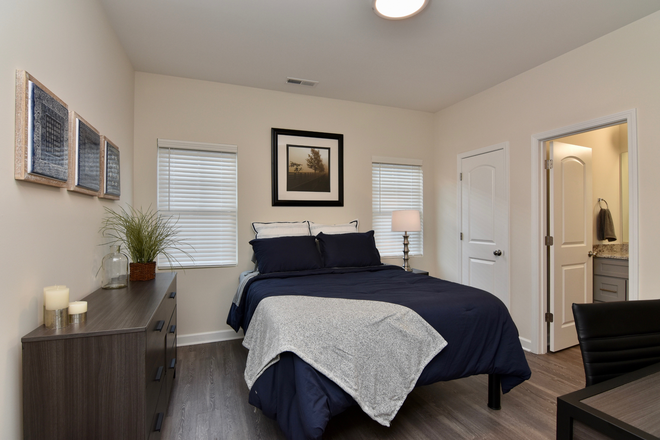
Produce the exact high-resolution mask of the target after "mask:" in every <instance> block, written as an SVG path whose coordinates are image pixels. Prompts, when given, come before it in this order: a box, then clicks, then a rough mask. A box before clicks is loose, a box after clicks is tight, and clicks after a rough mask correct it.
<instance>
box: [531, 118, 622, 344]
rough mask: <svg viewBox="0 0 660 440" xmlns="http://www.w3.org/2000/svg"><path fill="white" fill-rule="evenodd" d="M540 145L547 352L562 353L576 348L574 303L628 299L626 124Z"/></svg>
mask: <svg viewBox="0 0 660 440" xmlns="http://www.w3.org/2000/svg"><path fill="white" fill-rule="evenodd" d="M543 145H544V154H545V157H546V159H547V160H548V161H547V162H546V163H548V165H547V166H546V168H547V170H546V173H545V176H546V180H545V182H546V183H545V187H546V189H547V192H546V204H547V206H546V212H547V213H548V217H547V221H546V229H545V231H546V232H545V235H546V236H549V237H552V240H553V242H552V244H551V245H547V246H546V251H547V252H546V256H547V257H546V269H545V270H546V274H545V278H546V280H547V281H548V284H547V293H546V298H547V304H546V307H547V310H548V315H547V316H548V319H546V322H547V327H548V328H547V332H548V349H549V350H550V351H560V350H563V349H565V348H569V347H572V346H574V345H577V343H578V340H577V333H576V330H575V323H574V320H573V313H572V310H571V305H572V304H573V303H591V302H594V301H595V302H602V301H615V300H624V301H625V300H627V299H628V296H627V281H628V236H629V234H628V209H627V204H628V193H627V192H628V170H627V160H626V157H627V154H628V124H627V123H622V124H615V125H610V126H607V127H602V128H598V129H594V130H589V131H585V132H583V133H579V134H574V135H570V136H565V137H560V138H557V139H552V140H547V141H545V142H544V143H543ZM624 212H625V217H626V218H625V219H624V218H623V216H624ZM624 226H625V227H624Z"/></svg>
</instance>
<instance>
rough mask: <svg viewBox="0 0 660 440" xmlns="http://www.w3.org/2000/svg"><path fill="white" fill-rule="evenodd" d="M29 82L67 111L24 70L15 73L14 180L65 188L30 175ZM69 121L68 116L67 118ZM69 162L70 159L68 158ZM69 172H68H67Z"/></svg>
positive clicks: (32, 174) (58, 100)
mask: <svg viewBox="0 0 660 440" xmlns="http://www.w3.org/2000/svg"><path fill="white" fill-rule="evenodd" d="M30 82H32V83H34V84H36V85H37V86H38V87H39V88H40V89H41V90H43V91H44V92H46V93H48V94H49V95H50V96H51V97H52V98H53V99H55V100H56V101H57V102H59V103H60V104H62V105H63V106H64V108H65V109H67V111H68V109H69V107H68V106H67V105H66V103H65V102H64V101H62V100H61V99H60V98H58V97H57V96H56V95H55V94H54V93H53V92H52V91H50V89H48V87H46V86H44V85H43V84H41V83H40V82H39V81H37V80H36V79H35V78H34V77H33V76H32V75H30V74H29V73H28V72H26V71H25V70H17V71H16V119H15V138H14V139H15V141H14V142H15V150H14V179H16V180H23V181H26V182H35V183H41V184H44V185H50V186H56V187H59V188H66V187H67V185H68V182H67V181H65V180H59V179H54V178H51V177H47V176H42V175H39V174H34V173H30V172H29V171H28V170H29V163H28V154H29V148H30V146H29V144H30V142H29V136H30V133H29V130H30V127H29V117H30V115H29V112H30V103H29V99H30ZM69 119H70V116H69ZM69 160H70V158H69ZM69 172H70V170H69Z"/></svg>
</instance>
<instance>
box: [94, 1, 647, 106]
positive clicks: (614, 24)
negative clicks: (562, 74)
mask: <svg viewBox="0 0 660 440" xmlns="http://www.w3.org/2000/svg"><path fill="white" fill-rule="evenodd" d="M100 1H101V3H102V4H103V7H104V8H105V10H106V12H107V15H108V18H109V20H110V22H111V24H112V26H113V27H114V29H115V31H116V33H117V35H118V36H119V39H120V41H121V44H122V45H123V47H124V49H125V51H126V53H127V54H128V57H129V58H130V60H131V62H132V63H133V67H134V68H135V70H137V71H140V72H150V73H158V74H164V75H172V76H179V77H185V78H195V79H201V80H208V81H216V82H222V83H228V84H237V85H243V86H249V87H258V88H263V89H269V90H279V91H285V92H291V93H300V94H305V95H313V96H322V97H328V98H335V99H342V100H348V101H357V102H365V103H371V104H379V105H386V106H393V107H400V108H407V109H415V110H423V111H429V112H435V111H438V110H440V109H442V108H445V107H447V106H449V105H451V104H454V103H456V102H458V101H460V100H462V99H465V98H467V97H469V96H471V95H474V94H476V93H479V92H480V91H483V90H485V89H488V88H489V87H492V86H494V85H495V84H498V83H500V82H502V81H504V80H506V79H508V78H511V77H513V76H516V75H518V74H520V73H522V72H525V71H526V70H529V69H531V68H533V67H535V66H538V65H540V64H542V63H544V62H546V61H548V60H551V59H553V58H555V57H557V56H559V55H561V54H563V53H566V52H568V51H570V50H572V49H575V48H577V47H579V46H581V45H584V44H585V43H588V42H589V41H592V40H594V39H596V38H598V37H600V36H602V35H605V34H607V33H609V32H612V31H613V30H615V29H618V28H620V27H622V26H625V25H626V24H629V23H631V22H633V21H635V20H638V19H640V18H642V17H644V16H646V15H649V14H651V13H653V12H655V11H658V10H660V1H659V0H430V2H429V5H428V6H427V7H426V9H424V10H423V11H422V12H421V13H420V14H418V15H417V16H415V17H412V18H411V19H408V20H398V21H388V20H384V19H382V18H380V17H378V16H377V15H376V14H375V13H374V12H373V11H372V9H371V2H370V1H369V0H324V1H322V0H100ZM287 77H294V78H302V79H309V80H315V81H319V84H318V85H317V86H316V87H314V88H310V87H304V86H294V85H290V84H286V78H287Z"/></svg>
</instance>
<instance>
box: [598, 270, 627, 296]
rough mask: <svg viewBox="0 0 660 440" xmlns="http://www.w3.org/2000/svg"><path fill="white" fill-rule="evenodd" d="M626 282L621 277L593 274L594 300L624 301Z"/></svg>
mask: <svg viewBox="0 0 660 440" xmlns="http://www.w3.org/2000/svg"><path fill="white" fill-rule="evenodd" d="M627 283H628V282H627V280H625V279H623V278H613V277H604V276H600V275H596V276H594V302H609V301H626V300H627V299H628V298H627V290H628V289H627Z"/></svg>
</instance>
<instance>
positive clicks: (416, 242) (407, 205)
mask: <svg viewBox="0 0 660 440" xmlns="http://www.w3.org/2000/svg"><path fill="white" fill-rule="evenodd" d="M379 160H380V161H379ZM395 161H396V159H391V160H387V162H385V160H384V158H383V159H377V158H374V159H373V162H372V165H371V175H372V204H373V220H372V221H373V229H374V232H375V238H376V246H377V247H378V251H379V252H380V255H381V256H384V257H395V256H401V255H403V232H392V211H398V210H403V209H415V210H418V211H419V212H420V217H421V220H422V227H421V229H422V230H421V231H420V232H408V235H409V241H410V244H409V246H408V247H409V249H410V254H409V255H422V254H423V252H424V247H423V246H424V245H423V243H424V240H423V237H424V215H423V212H424V197H423V196H424V187H423V179H422V177H423V175H422V165H421V162H419V161H412V160H400V162H403V163H393V162H395Z"/></svg>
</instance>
